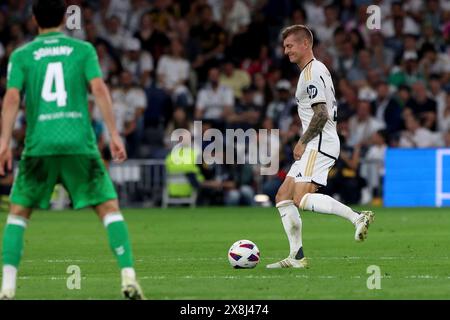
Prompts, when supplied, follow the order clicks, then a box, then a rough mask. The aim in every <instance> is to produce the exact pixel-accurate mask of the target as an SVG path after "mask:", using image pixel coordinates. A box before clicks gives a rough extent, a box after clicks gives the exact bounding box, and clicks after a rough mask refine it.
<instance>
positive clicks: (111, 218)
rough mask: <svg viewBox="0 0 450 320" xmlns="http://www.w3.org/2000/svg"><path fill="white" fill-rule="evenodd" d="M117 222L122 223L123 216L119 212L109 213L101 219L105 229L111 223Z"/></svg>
mask: <svg viewBox="0 0 450 320" xmlns="http://www.w3.org/2000/svg"><path fill="white" fill-rule="evenodd" d="M117 221H123V216H122V214H121V213H120V212H111V213H108V214H107V215H106V216H105V217H104V218H103V225H104V226H105V228H106V227H107V226H108V225H110V224H111V223H113V222H117Z"/></svg>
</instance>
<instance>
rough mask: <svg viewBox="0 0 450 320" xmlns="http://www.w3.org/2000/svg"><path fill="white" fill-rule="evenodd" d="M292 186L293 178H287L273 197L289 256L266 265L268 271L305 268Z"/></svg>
mask: <svg viewBox="0 0 450 320" xmlns="http://www.w3.org/2000/svg"><path fill="white" fill-rule="evenodd" d="M293 167H294V166H293ZM294 186H295V180H294V177H292V176H287V177H286V179H285V180H284V182H283V184H282V185H281V186H280V188H279V190H278V192H277V195H276V197H275V201H276V207H277V209H278V212H279V213H280V217H281V222H282V223H283V227H284V231H285V232H286V235H287V238H288V240H289V256H288V257H287V258H286V259H283V260H281V261H279V262H275V263H272V264H269V265H267V268H269V269H277V268H304V267H306V258H305V257H304V255H303V244H302V220H301V218H300V214H299V212H298V208H297V207H296V206H295V205H294V201H293V200H292V199H293V194H294Z"/></svg>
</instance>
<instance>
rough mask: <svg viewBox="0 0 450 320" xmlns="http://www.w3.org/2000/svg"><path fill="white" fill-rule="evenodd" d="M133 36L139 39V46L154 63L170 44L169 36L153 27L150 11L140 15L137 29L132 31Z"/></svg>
mask: <svg viewBox="0 0 450 320" xmlns="http://www.w3.org/2000/svg"><path fill="white" fill-rule="evenodd" d="M133 37H135V38H137V39H139V41H140V42H141V48H142V49H143V50H145V51H147V52H149V53H150V54H151V56H152V57H153V59H154V61H155V63H157V62H158V60H159V57H160V56H161V55H162V54H163V53H164V51H165V49H166V48H167V47H168V46H169V44H170V40H169V38H168V37H167V36H166V35H165V34H164V33H163V32H161V31H159V30H157V29H156V28H155V22H154V17H153V16H152V14H150V12H147V13H144V14H143V15H142V17H141V21H140V25H139V30H138V31H136V32H135V33H134V35H133Z"/></svg>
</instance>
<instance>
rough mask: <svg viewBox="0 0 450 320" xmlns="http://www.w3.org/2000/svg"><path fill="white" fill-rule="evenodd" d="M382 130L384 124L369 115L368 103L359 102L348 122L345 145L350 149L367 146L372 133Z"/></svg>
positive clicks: (364, 101)
mask: <svg viewBox="0 0 450 320" xmlns="http://www.w3.org/2000/svg"><path fill="white" fill-rule="evenodd" d="M384 128H385V124H384V122H383V121H380V120H378V119H377V118H375V117H373V116H372V115H371V107H370V102H369V101H366V100H359V102H358V108H357V109H356V114H355V115H354V116H352V117H351V118H350V120H349V129H350V130H349V136H348V140H347V141H346V143H347V144H348V145H349V146H351V147H353V146H356V145H361V146H367V145H368V144H369V142H370V138H371V137H372V135H373V134H374V132H376V131H378V130H380V129H384Z"/></svg>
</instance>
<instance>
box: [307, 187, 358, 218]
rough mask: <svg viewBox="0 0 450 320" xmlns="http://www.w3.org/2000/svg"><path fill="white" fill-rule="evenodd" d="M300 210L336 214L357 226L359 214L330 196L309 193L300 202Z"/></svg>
mask: <svg viewBox="0 0 450 320" xmlns="http://www.w3.org/2000/svg"><path fill="white" fill-rule="evenodd" d="M300 209H302V210H310V211H313V212H318V213H324V214H335V215H337V216H340V217H342V218H345V219H347V220H349V221H350V222H351V223H353V224H355V222H356V220H358V217H359V214H358V213H357V212H355V211H353V210H352V209H351V208H350V207H347V206H346V205H344V204H342V203H340V202H339V201H337V200H335V199H333V198H332V197H330V196H327V195H325V194H320V193H307V194H305V195H304V196H303V198H302V200H301V201H300Z"/></svg>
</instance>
